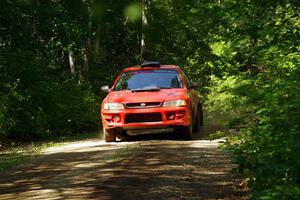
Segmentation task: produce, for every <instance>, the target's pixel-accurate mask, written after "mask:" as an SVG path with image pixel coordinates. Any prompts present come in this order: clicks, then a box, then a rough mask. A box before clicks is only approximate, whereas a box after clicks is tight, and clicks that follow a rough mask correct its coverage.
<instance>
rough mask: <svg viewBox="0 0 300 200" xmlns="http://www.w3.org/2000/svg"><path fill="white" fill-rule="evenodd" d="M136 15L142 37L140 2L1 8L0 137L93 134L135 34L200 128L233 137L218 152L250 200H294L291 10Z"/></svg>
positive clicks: (135, 54)
mask: <svg viewBox="0 0 300 200" xmlns="http://www.w3.org/2000/svg"><path fill="white" fill-rule="evenodd" d="M145 6H146V9H145V12H146V13H145V14H146V17H147V21H148V25H147V26H145V27H141V24H140V23H139V22H140V21H141V20H139V19H141V12H140V11H141V4H140V1H129V0H126V1H125V0H124V1H109V0H103V1H97V0H95V1H91V0H85V1H83V0H67V1H30V0H28V1H11V0H2V1H1V6H0V20H1V28H0V33H1V35H0V47H1V52H0V71H1V73H0V87H1V89H0V139H1V140H3V139H5V138H7V137H10V138H15V139H23V140H25V139H32V138H34V137H35V138H41V137H47V136H49V135H60V134H65V133H71V132H82V131H84V130H89V129H94V128H96V127H97V126H98V124H99V108H100V105H99V104H100V100H101V98H103V96H104V95H105V94H101V95H99V96H100V97H99V96H98V93H99V88H100V86H101V85H103V84H112V80H113V79H114V78H115V77H116V75H117V74H118V73H119V72H120V71H121V70H122V68H123V67H124V66H128V65H135V64H137V63H138V62H139V60H141V55H140V41H141V35H142V31H143V35H144V36H145V42H146V53H145V57H144V59H146V60H158V61H160V62H161V63H163V64H177V65H179V66H181V67H183V68H184V69H185V70H186V71H187V73H188V74H189V75H190V76H191V78H192V79H193V81H194V82H195V83H197V84H199V85H200V86H201V87H199V91H200V92H202V95H203V96H204V99H205V106H204V108H205V109H206V110H207V111H208V112H209V115H208V120H209V121H210V122H214V123H221V124H223V125H227V126H228V127H230V128H232V129H234V130H235V132H236V133H235V134H233V135H234V136H232V137H231V139H230V143H229V144H228V146H229V147H230V149H231V150H232V152H233V153H234V158H235V159H234V160H235V162H236V163H238V164H239V171H240V172H244V173H245V176H248V177H249V178H250V183H251V184H250V188H251V189H252V190H253V198H254V199H300V197H299V190H300V189H299V188H300V174H299V173H300V168H299V166H300V159H299V153H300V148H299V145H298V143H299V139H300V128H299V121H300V116H299V113H300V101H299V99H300V91H299V90H300V87H299V85H300V80H299V77H300V69H299V68H300V66H299V63H300V54H299V52H300V37H299V35H300V23H299V22H300V16H299V13H300V10H299V8H300V5H299V1H298V0H286V1H271V0H261V1H258V0H247V1H235V0H223V1H220V0H218V1H216V0H209V1H196V0H193V1H190V0H169V1H164V0H151V1H145ZM79 13H80V14H79ZM71 61H72V62H73V66H72V65H71V63H72V62H71ZM72 67H73V68H72ZM218 134H221V133H218Z"/></svg>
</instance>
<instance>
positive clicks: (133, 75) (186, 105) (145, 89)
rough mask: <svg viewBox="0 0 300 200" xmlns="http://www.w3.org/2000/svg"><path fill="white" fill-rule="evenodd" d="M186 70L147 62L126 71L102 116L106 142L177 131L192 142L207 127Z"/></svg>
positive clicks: (112, 91) (116, 84)
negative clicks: (204, 124)
mask: <svg viewBox="0 0 300 200" xmlns="http://www.w3.org/2000/svg"><path fill="white" fill-rule="evenodd" d="M196 87H197V86H196V85H193V84H192V83H191V81H190V80H189V78H188V77H187V75H186V74H185V73H184V71H183V70H182V69H181V68H180V67H178V66H174V65H160V63H159V62H147V63H144V64H142V65H141V66H135V67H129V68H126V69H124V70H123V71H122V72H121V74H120V75H119V76H118V77H117V79H116V80H115V82H114V84H113V86H112V87H111V88H109V86H102V88H101V89H102V91H105V92H108V95H107V96H106V98H105V99H104V100H103V102H102V106H101V117H102V124H103V134H104V138H105V141H106V142H114V141H116V137H120V138H122V137H124V136H127V135H138V134H152V133H163V132H171V131H173V132H175V133H177V134H183V135H184V136H185V137H186V138H187V139H190V138H191V136H192V133H193V131H198V129H199V127H200V126H201V125H202V124H203V114H202V104H201V102H200V101H199V98H198V94H197V92H196V90H195V89H196Z"/></svg>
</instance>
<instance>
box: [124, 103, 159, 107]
mask: <svg viewBox="0 0 300 200" xmlns="http://www.w3.org/2000/svg"><path fill="white" fill-rule="evenodd" d="M160 106H161V102H139V103H125V107H126V108H155V107H160Z"/></svg>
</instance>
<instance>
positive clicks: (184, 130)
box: [175, 124, 193, 140]
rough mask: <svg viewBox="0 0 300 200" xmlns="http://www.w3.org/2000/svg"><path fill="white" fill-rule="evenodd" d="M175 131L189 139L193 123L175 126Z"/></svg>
mask: <svg viewBox="0 0 300 200" xmlns="http://www.w3.org/2000/svg"><path fill="white" fill-rule="evenodd" d="M175 133H176V134H179V135H182V136H183V137H184V139H186V140H191V139H192V135H193V125H192V124H191V125H189V126H178V127H176V128H175Z"/></svg>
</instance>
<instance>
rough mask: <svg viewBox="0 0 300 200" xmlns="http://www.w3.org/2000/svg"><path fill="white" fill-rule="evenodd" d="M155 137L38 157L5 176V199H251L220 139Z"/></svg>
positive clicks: (0, 185) (0, 187)
mask: <svg viewBox="0 0 300 200" xmlns="http://www.w3.org/2000/svg"><path fill="white" fill-rule="evenodd" d="M151 137H152V138H151V140H153V141H149V140H148V141H147V140H146V141H141V142H130V143H127V142H121V143H110V144H107V143H104V142H93V141H91V142H90V143H89V142H87V143H86V144H87V145H78V146H77V147H76V148H73V149H67V150H64V151H61V152H56V153H53V154H50V155H45V156H42V157H40V158H38V159H34V160H32V161H30V162H28V163H26V164H24V165H23V166H20V167H17V168H15V169H12V170H10V171H8V172H7V173H5V174H0V176H1V179H0V199H6V200H15V199H22V200H23V199H55V200H59V199H243V198H246V197H247V193H245V190H244V189H243V188H242V187H241V186H240V183H241V179H240V177H239V176H238V175H233V174H231V173H230V171H231V169H232V168H233V167H234V166H233V165H232V164H231V163H230V161H229V157H228V155H227V154H226V153H224V152H222V151H219V150H218V148H217V147H218V144H217V143H214V142H209V141H200V140H199V141H197V140H194V141H182V140H175V139H172V140H169V139H166V140H162V139H161V138H160V137H159V136H151ZM153 137H154V138H155V137H159V138H160V140H154V139H153ZM172 138H173V137H172ZM143 139H144V140H145V138H143ZM132 145H135V146H136V145H137V146H138V147H135V148H132V149H130V146H132Z"/></svg>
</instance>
